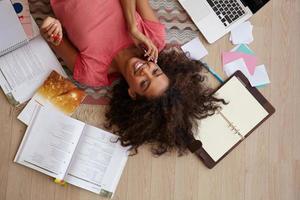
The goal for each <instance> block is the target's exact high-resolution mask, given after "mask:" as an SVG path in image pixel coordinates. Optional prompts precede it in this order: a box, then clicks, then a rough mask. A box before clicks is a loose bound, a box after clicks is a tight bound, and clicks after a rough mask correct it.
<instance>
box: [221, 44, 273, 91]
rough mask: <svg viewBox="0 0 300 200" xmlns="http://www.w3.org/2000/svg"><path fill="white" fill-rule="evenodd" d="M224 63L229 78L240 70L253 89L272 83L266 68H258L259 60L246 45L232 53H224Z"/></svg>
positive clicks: (240, 46) (262, 66)
mask: <svg viewBox="0 0 300 200" xmlns="http://www.w3.org/2000/svg"><path fill="white" fill-rule="evenodd" d="M222 63H223V70H224V72H225V73H226V75H227V76H231V75H232V74H233V73H234V72H236V71H237V70H240V71H241V72H242V73H243V74H244V75H245V76H246V77H247V78H248V80H249V82H250V84H251V85H252V86H253V87H259V86H263V85H266V84H268V83H270V80H269V76H268V73H267V71H266V68H265V66H264V65H259V66H257V58H256V56H255V55H254V52H253V51H252V50H251V49H250V48H249V47H248V46H247V45H245V44H242V45H239V46H237V47H235V48H234V49H232V50H231V51H230V52H223V53H222Z"/></svg>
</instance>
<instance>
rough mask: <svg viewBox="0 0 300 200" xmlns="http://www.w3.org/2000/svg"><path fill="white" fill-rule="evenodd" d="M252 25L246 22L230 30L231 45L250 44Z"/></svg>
mask: <svg viewBox="0 0 300 200" xmlns="http://www.w3.org/2000/svg"><path fill="white" fill-rule="evenodd" d="M252 30H253V25H252V24H251V23H250V22H249V21H246V22H244V23H241V24H239V25H238V26H236V27H235V28H233V29H232V30H231V35H230V40H231V42H232V43H233V44H250V43H251V42H252V41H253V40H254V38H253V34H252Z"/></svg>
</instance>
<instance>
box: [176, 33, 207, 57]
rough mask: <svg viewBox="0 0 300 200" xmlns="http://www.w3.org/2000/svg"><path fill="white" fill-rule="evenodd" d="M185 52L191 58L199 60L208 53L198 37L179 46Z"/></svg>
mask: <svg viewBox="0 0 300 200" xmlns="http://www.w3.org/2000/svg"><path fill="white" fill-rule="evenodd" d="M181 49H182V50H183V51H184V52H185V53H189V54H190V56H191V58H192V59H195V60H200V59H201V58H203V57H204V56H206V55H207V54H208V52H207V50H206V49H205V47H204V46H203V44H202V43H201V41H200V40H199V38H198V37H196V38H194V39H192V40H191V41H189V42H188V43H186V44H184V45H183V46H181Z"/></svg>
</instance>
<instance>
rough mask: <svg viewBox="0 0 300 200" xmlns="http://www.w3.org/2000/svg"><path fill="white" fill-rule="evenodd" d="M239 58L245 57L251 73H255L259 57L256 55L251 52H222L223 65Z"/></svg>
mask: <svg viewBox="0 0 300 200" xmlns="http://www.w3.org/2000/svg"><path fill="white" fill-rule="evenodd" d="M239 58H243V59H244V60H245V63H246V66H247V68H248V71H249V73H250V74H251V75H253V74H254V71H255V67H256V63H257V59H256V57H255V56H253V55H250V54H245V53H241V52H223V53H222V63H223V66H224V65H226V64H227V63H229V62H232V61H234V60H237V59H239Z"/></svg>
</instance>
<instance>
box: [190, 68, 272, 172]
mask: <svg viewBox="0 0 300 200" xmlns="http://www.w3.org/2000/svg"><path fill="white" fill-rule="evenodd" d="M215 94H216V96H217V97H218V98H223V99H224V100H225V101H226V102H227V103H228V104H226V105H222V104H221V109H219V110H218V111H217V112H216V114H214V115H213V116H210V117H208V118H205V119H202V120H200V121H199V124H198V129H197V130H196V132H195V134H194V138H193V139H190V140H189V142H188V144H189V148H190V150H191V151H192V152H195V153H196V154H197V155H198V156H199V157H200V158H201V159H202V160H203V161H204V163H205V165H206V166H207V167H209V168H212V167H213V166H215V165H216V164H217V163H218V162H219V161H220V160H221V159H223V158H224V157H225V156H226V155H227V154H228V153H229V152H230V151H231V150H232V149H233V148H234V147H235V146H237V145H238V144H239V143H240V142H241V141H242V140H243V139H244V138H245V137H247V136H248V135H249V134H250V133H251V132H252V131H253V130H254V129H255V128H257V127H258V126H259V125H260V124H261V123H263V122H264V121H265V120H266V119H267V118H268V117H269V116H270V115H272V114H273V113H274V112H275V109H274V108H273V107H272V105H271V104H270V103H269V102H268V101H267V100H266V99H265V98H264V97H263V96H262V94H261V93H260V92H259V91H258V90H257V89H256V88H253V87H251V85H250V83H249V82H248V80H247V78H246V77H245V76H244V75H243V74H242V73H241V72H240V71H237V72H236V73H235V74H234V75H233V76H231V78H230V79H229V80H228V81H226V82H225V83H224V84H223V85H222V86H221V87H220V88H219V89H218V90H217V91H216V92H215Z"/></svg>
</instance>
